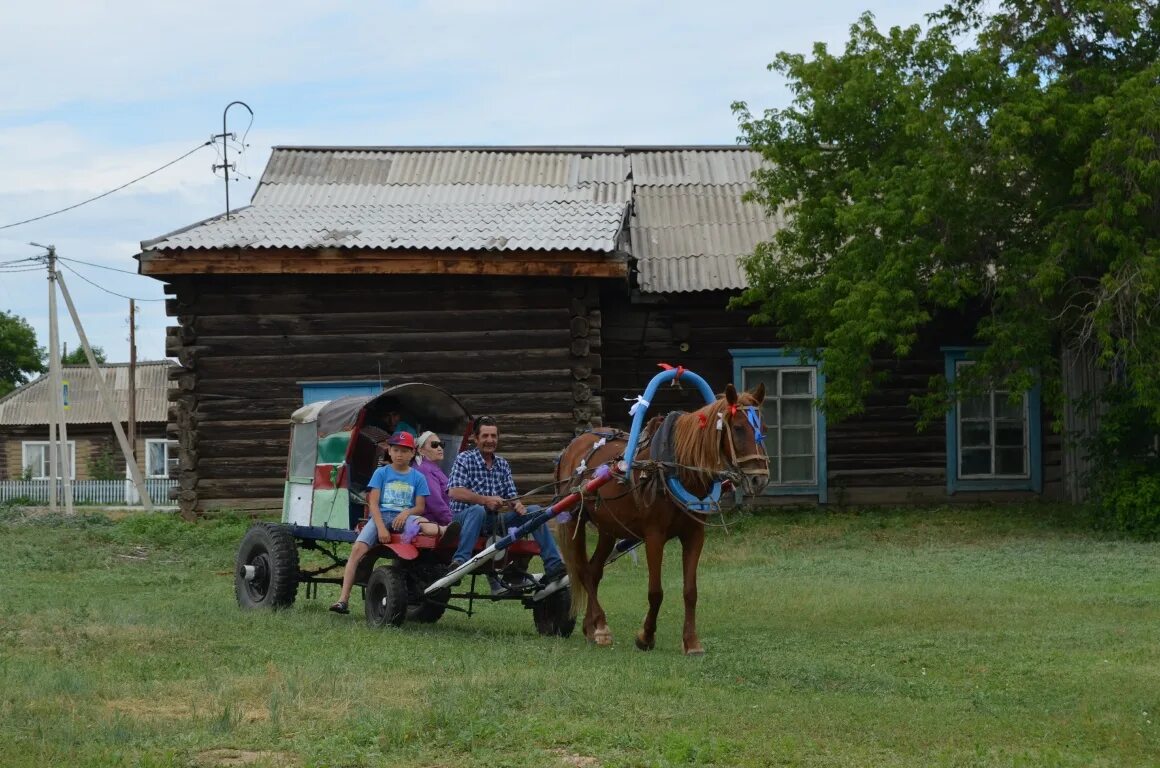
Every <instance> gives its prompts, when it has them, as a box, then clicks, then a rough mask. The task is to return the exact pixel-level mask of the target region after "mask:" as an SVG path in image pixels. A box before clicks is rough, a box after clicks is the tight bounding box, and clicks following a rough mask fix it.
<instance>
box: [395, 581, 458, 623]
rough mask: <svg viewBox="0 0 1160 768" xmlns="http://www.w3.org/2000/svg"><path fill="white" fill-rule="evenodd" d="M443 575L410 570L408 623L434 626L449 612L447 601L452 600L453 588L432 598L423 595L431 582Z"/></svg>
mask: <svg viewBox="0 0 1160 768" xmlns="http://www.w3.org/2000/svg"><path fill="white" fill-rule="evenodd" d="M441 575H442V574H441V573H439V572H438V571H436V570H432V569H422V568H408V569H407V572H406V574H405V578H406V580H407V602H408V605H407V621H414V622H416V623H418V624H434V623H435V622H437V621H439V619H441V618H443V614H444V613H445V612H446V611H447V601H448V600H449V599H450V598H451V587H444V588H443V589H440V590H438V591H437V592H435V594H433V595H431V596H430V597H426V596H425V595H424V594H423V590H425V589H426V588H427V587H428V586H430V585H431V582H433V581H435V580H436V579H437V578H439V577H440V576H441Z"/></svg>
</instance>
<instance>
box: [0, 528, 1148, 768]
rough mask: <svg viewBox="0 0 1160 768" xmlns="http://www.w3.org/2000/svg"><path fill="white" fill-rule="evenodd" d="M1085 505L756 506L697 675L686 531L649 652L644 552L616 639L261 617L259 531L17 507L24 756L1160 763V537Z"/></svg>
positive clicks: (621, 585)
mask: <svg viewBox="0 0 1160 768" xmlns="http://www.w3.org/2000/svg"><path fill="white" fill-rule="evenodd" d="M1069 514H1070V511H1069V510H1067V509H1064V508H1055V507H1049V506H1034V507H993V508H991V507H988V508H969V509H961V508H955V509H934V510H908V511H888V510H887V511H871V512H862V513H861V514H853V513H840V514H825V513H804V512H781V513H776V514H772V515H769V516H760V517H755V516H742V517H740V518H737V517H734V518H733V520H734V523H733V524H732V525H730V528H729V531H728V532H727V533H726V532H725V531H722V530H720V529H714V530H712V532H711V535H710V541H709V543H708V545H707V546H706V554H705V557H704V559H703V560H702V567H701V580H700V594H701V602H700V611H699V627H700V630H701V637H702V640H703V642H704V644H705V647H706V649H707V651H708V654H707V655H706V656H705V657H704V658H701V659H686V658H684V657H683V656H681V654H680V623H681V614H682V610H681V597H680V594H681V585H680V578H679V567H678V563H679V548H678V546H677V545H676V543H672V544H670V548H669V550H668V551H667V560H668V563H667V565H668V567H667V569H666V574H665V588H666V602H665V606H664V608H663V609H662V612H661V620H660V628H659V632H658V638H657V640H658V646H657V649H656V650H655V651H653V652H651V653H647V654H646V653H641V652H640V651H637V650H636V649H635V648H634V647H633V646H632V635H633V634H634V633H635V631H636V629H637V627H638V626H639V622H640V619H641V617H642V616H643V614H644V609H645V603H646V601H645V580H646V574H645V569H644V566H643V562H642V563H641V564H640V565H636V564H634V563H633V562H632V561H631V560H629V559H628V558H625V559H623V560H621V561H620V562H618V563H617V564H616V565H615V566H613V567H612V568H610V569H609V572H608V574H607V578H606V581H605V587H606V588H605V590H604V591H603V593H602V594H603V596H604V598H605V606H606V609H607V611H608V614H609V620H610V622H611V624H612V628H613V631H614V633H615V637H616V641H617V642H616V645H615V646H614V647H613V648H611V649H600V648H595V647H591V646H588V645H586V644H585V643H584V641H583V640H582V639H580V637H579V634H577V636H574V637H573V638H571V639H568V640H560V639H546V638H541V637H538V636H537V635H536V634H535V631H534V629H533V626H532V621H531V615H530V613H529V612H527V611H525V610H523V609H522V608H520V607H518V606H517V605H514V604H501V605H488V606H484V608H483V609H482V610H481V611H480V612H479V613H478V614H477V615H476V616H474V617H472V618H467V617H465V616H462V615H458V614H449V615H448V616H446V617H445V618H444V619H443V620H441V621H440V622H439V623H438V624H436V625H433V626H406V627H404V628H402V629H401V630H387V631H372V630H370V629H368V628H367V627H366V626H365V624H364V623H363V622H362V620H361V608H362V605H361V601H360V600H359V599H358V598H357V593H356V599H355V601H354V605H353V606H352V607H353V608H354V610H355V615H352V616H349V617H338V616H335V615H332V614H330V613H328V612H327V611H326V605H327V604H328V602H329V600H330V599H332V598H333V595H334V593H335V591H336V590H333V589H332V590H329V591H328V590H325V589H324V590H323V593H322V595H321V599H319V600H313V601H311V600H305V599H304V595H301V594H300V596H299V601H298V603H297V604H296V605H295V607H294V608H293V609H292V610H290V611H285V612H281V613H277V614H270V613H241V612H239V611H238V610H237V608H236V607H235V604H234V599H233V584H232V575H231V570H232V561H233V555H234V549H235V547H236V546H237V543H238V541H239V540H240V538H241V535H242V533H243V532H244V530H245V525H246V524H245V523H244V522H243V521H241V520H218V521H212V522H203V523H200V524H197V525H190V524H187V523H183V522H181V521H180V520H177V519H175V518H173V517H170V516H162V515H157V516H152V517H146V516H131V517H128V518H125V519H122V520H119V521H116V522H113V521H110V520H108V519H106V518H103V517H100V516H96V515H93V514H91V513H89V514H83V515H82V516H80V517H78V518H77V519H75V520H71V521H64V520H60V519H56V520H53V519H39V520H28V519H25V518H23V517H21V516H19V515H18V514H16V513H15V512H14V511H12V510H6V511H5V510H3V509H0V681H2V684H0V765H4V766H46V765H67V766H88V765H126V766H138V765H140V766H210V765H299V766H308V765H319V766H361V765H368V766H369V765H391V766H457V767H458V766H492V767H494V766H602V765H611V766H669V765H722V766H733V765H743V766H766V765H793V766H797V765H800V766H896V765H897V766H992V765H994V766H1125V765H1126V766H1149V765H1158V764H1160V717H1157V715H1160V545H1157V544H1143V543H1132V542H1126V541H1120V540H1114V539H1107V538H1098V537H1095V536H1093V535H1091V534H1089V533H1088V532H1086V531H1085V530H1084V529H1083V528H1082V527H1081V526H1080V525H1079V523H1078V521H1076V520H1073V519H1071V518H1069ZM642 560H643V559H642Z"/></svg>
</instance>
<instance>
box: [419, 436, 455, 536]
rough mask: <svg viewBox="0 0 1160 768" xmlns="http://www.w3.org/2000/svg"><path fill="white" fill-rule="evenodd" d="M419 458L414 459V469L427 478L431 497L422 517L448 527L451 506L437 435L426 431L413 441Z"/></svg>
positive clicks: (440, 443)
mask: <svg viewBox="0 0 1160 768" xmlns="http://www.w3.org/2000/svg"><path fill="white" fill-rule="evenodd" d="M415 445H416V446H418V449H419V456H418V457H417V458H416V459H415V469H417V470H418V471H419V472H421V473H422V474H423V476H424V477H426V478H427V487H428V488H429V489H430V490H431V495H430V496H428V497H427V506H426V508H425V509H424V510H423V516H424V517H426V518H427V519H428V520H430V521H431V522H433V523H438V524H439V525H449V524H450V523H451V504H450V502H449V500H448V498H447V475H446V474H444V473H443V468H442V467H441V466H439V462H441V461H443V442H442V440H441V439H440V437H439V435H437V434H435V433H434V432H431V431H430V430H428V431H427V432H424V433H423V434H421V435H419V439H418V440H416V441H415Z"/></svg>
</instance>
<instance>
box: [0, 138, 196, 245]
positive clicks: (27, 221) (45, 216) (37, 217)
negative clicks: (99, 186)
mask: <svg viewBox="0 0 1160 768" xmlns="http://www.w3.org/2000/svg"><path fill="white" fill-rule="evenodd" d="M211 143H212V142H210V141H207V142H205V143H204V144H199V145H197V146H196V147H194V148H193V149H191V150H189V151H188V152H186V153H185V154H184V155H182V156H181V157H179V158H177V159H175V160H170V161H169V162H168V163H166V164H165V165H163V166H161V167H160V168H154V169H153V170H152V171H149V173H146V174H144V175H142V176H138V177H137V178H135V179H133V180H132V181H127V182H125V183H124V184H122V185H121V186H119V187H117V188H115V189H110V190H109V191H108V192H102V193H101V194H99V195H97V196H96V197H90V198H89V199H88V200H82V201H81V202H79V203H77V204H76V205H70V206H69V207H67V208H61V209H60V210H59V211H53V212H52V213H46V214H43V215H41V216H34V217H32V218H31V219H25V220H24V221H16V222H13V223H11V224H5V225H3V226H0V229H11V228H12V227H19V226H20V225H21V224H29V223H31V222H34V221H40V220H41V219H47V218H48V217H49V216H56V215H57V214H58V213H64V212H65V211H71V210H72V209H74V208H80V207H81V206H82V205H88V204H89V203H91V202H93V201H95V200H100V199H101V198H102V197H108V196H109V195H111V194H113V193H114V192H120V191H121V190H122V189H124V188H125V187H128V186H130V185H132V184H136V183H137V182H139V181H141V180H142V179H147V178H149V177H150V176H152V175H153V174H155V173H158V172H160V171H164V170H165V169H166V168H168V167H169V166H171V165H174V164H175V163H179V162H181V161H182V160H184V159H185V158H187V157H189V156H190V155H192V154H193V153H194V152H196V151H198V150H199V149H201V148H202V147H208V146H209V145H210V144H211Z"/></svg>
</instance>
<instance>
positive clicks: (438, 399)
mask: <svg viewBox="0 0 1160 768" xmlns="http://www.w3.org/2000/svg"><path fill="white" fill-rule="evenodd" d="M391 411H398V412H399V413H401V414H402V415H403V418H404V419H405V420H406V421H409V422H410V423H411V424H413V425H415V426H417V427H419V428H421V429H424V430H427V429H430V430H432V431H434V432H438V433H440V434H452V435H454V434H463V432H464V431H465V430H466V429H467V424H468V421H469V420H470V419H471V415H470V414H469V413H468V412H467V409H466V408H464V407H463V404H462V403H460V402H459V401H458V400H457V399H455V397H454V396H453V395H451V394H450V393H449V392H447V391H445V390H442V389H440V388H439V387H436V386H433V385H431V384H422V383H419V382H411V383H407V384H397V385H395V386H393V387H388V388H387V389H385V390H383V391H382V392H381V393H379V394H377V395H371V396H367V395H351V396H349V397H340V398H338V399H337V400H329V401H326V402H321V403H311V404H310V405H304V406H302V407H301V408H299V409H298V410H296V411H295V412H294V413H293V414H292V415H291V416H290V421H291V422H292V423H294V424H309V423H312V422H317V424H318V437H319V438H320V439H321V438H324V437H326V436H327V435H330V434H334V433H336V432H350V431H352V430H354V429H356V428H358V429H360V431H364V432H365V431H367V430H375V431H380V432H382V431H383V430H382V427H381V426H380V425H382V424H385V423H386V417H387V414H389V413H390V412H391ZM384 436H385V435H384Z"/></svg>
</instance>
